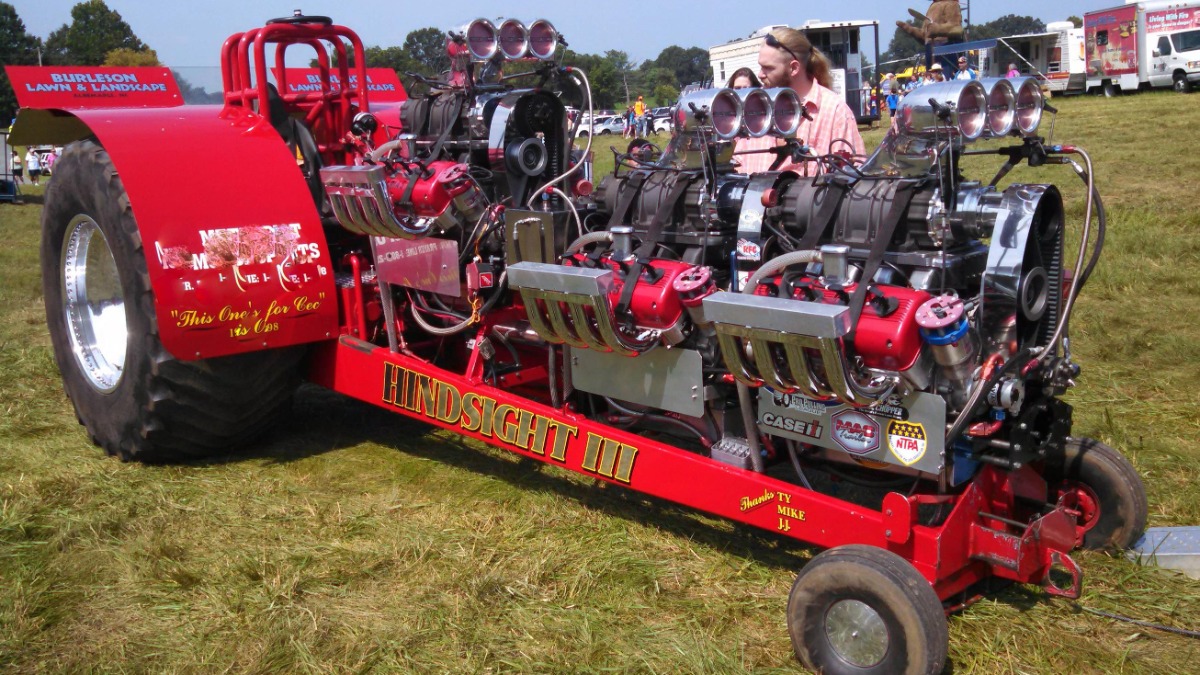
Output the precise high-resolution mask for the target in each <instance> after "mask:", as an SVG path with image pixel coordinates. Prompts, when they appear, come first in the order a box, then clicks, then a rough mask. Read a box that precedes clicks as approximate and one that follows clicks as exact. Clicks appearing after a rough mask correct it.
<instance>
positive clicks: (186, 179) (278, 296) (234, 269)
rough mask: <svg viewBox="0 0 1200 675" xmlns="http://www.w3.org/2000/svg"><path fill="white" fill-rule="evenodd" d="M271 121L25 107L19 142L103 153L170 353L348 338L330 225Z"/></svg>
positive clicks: (216, 110) (195, 110)
mask: <svg viewBox="0 0 1200 675" xmlns="http://www.w3.org/2000/svg"><path fill="white" fill-rule="evenodd" d="M261 121H262V118H260V117H258V116H257V115H254V114H253V113H248V112H245V111H243V110H241V109H238V108H233V107H228V108H224V109H222V108H221V107H220V106H181V107H175V108H156V109H155V108H151V109H108V110H104V109H84V110H70V111H63V110H37V109H30V108H25V109H22V110H21V111H20V113H19V114H18V116H17V122H16V124H15V125H14V127H13V133H12V137H11V141H10V142H14V143H17V142H19V143H59V144H61V143H66V142H70V141H73V140H78V139H80V138H85V137H87V136H89V135H94V136H95V137H96V138H97V139H98V140H99V142H100V144H101V145H103V146H104V148H105V150H107V151H108V153H109V155H110V156H111V157H112V160H113V164H114V165H115V166H116V167H117V171H118V172H119V173H120V175H121V181H122V183H124V185H125V190H126V192H127V193H128V195H129V201H130V203H131V205H132V208H133V213H134V216H135V217H136V218H137V222H138V228H139V230H140V232H141V236H142V243H143V248H144V251H145V254H146V266H147V269H148V270H149V273H150V283H151V285H152V287H153V289H154V294H155V311H156V313H157V318H158V327H159V332H160V336H161V339H162V342H163V345H164V346H165V347H166V348H167V350H169V351H170V352H171V353H172V354H173V355H174V356H175V357H177V358H180V359H185V360H191V359H199V358H209V357H214V356H224V355H227V354H238V353H242V352H250V351H255V350H260V349H269V348H276V347H285V346H289V345H295V344H300V343H305V342H312V341H316V340H325V339H330V338H333V337H336V336H337V332H338V322H337V307H336V300H335V293H334V278H333V266H332V264H331V261H330V259H329V255H330V253H329V247H328V245H327V243H326V240H325V234H324V232H323V230H322V227H321V221H320V216H319V215H318V213H317V209H316V206H315V205H314V204H313V199H312V196H311V194H310V192H309V190H308V186H307V184H306V183H305V181H304V177H303V174H301V172H300V170H299V167H298V165H297V162H296V158H295V157H294V156H293V155H292V154H291V153H290V151H289V149H288V146H287V145H286V144H285V143H284V142H283V140H282V139H281V138H280V136H279V135H278V134H277V133H276V132H275V130H274V129H273V128H271V127H270V125H268V124H262V123H261ZM256 122H259V124H255V123H256Z"/></svg>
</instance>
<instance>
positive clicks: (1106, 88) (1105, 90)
mask: <svg viewBox="0 0 1200 675" xmlns="http://www.w3.org/2000/svg"><path fill="white" fill-rule="evenodd" d="M1100 93H1101V95H1103V96H1104V98H1116V97H1118V96H1120V95H1121V88H1120V87H1119V86H1117V84H1116V83H1115V82H1113V81H1112V80H1106V81H1105V82H1104V84H1103V85H1102V86H1101V87H1100Z"/></svg>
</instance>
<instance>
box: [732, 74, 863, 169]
mask: <svg viewBox="0 0 1200 675" xmlns="http://www.w3.org/2000/svg"><path fill="white" fill-rule="evenodd" d="M804 107H805V108H807V109H808V113H809V114H810V115H812V118H813V119H812V121H811V122H810V121H809V120H807V119H805V120H803V121H802V122H801V123H800V130H799V131H798V132H797V133H796V136H797V137H798V138H801V139H803V140H804V141H805V142H807V143H808V147H810V148H812V151H813V153H815V154H817V155H828V154H829V153H831V152H845V151H849V152H852V153H853V154H855V155H858V156H862V155H865V154H867V152H866V148H865V146H864V145H863V139H862V135H860V134H859V133H858V120H856V119H855V117H854V113H853V112H851V111H850V106H848V105H846V101H844V100H843V99H842V97H841V96H838V94H837V92H835V91H833V90H832V89H829V88H827V87H822V86H821V85H820V84H818V83H816V82H813V86H812V89H811V90H810V91H809V92H808V96H806V97H805V98H804ZM779 144H780V143H779V139H777V138H774V137H771V136H763V137H762V138H739V139H738V140H737V143H736V144H735V145H734V149H735V150H736V151H738V152H740V151H743V150H765V149H767V148H773V147H775V146H776V145H779ZM735 159H736V160H737V162H738V163H739V164H740V165H741V171H742V172H743V173H761V172H763V171H769V170H770V169H771V163H772V162H774V161H775V155H774V154H773V153H769V152H761V153H755V154H752V155H736V156H735ZM784 169H789V170H791V171H795V172H797V173H799V174H800V175H802V176H810V175H813V174H815V173H816V172H817V165H816V163H814V162H801V163H800V164H798V165H793V163H792V161H791V160H790V159H786V160H784V162H783V165H782V166H780V167H779V170H781V171H782V170H784Z"/></svg>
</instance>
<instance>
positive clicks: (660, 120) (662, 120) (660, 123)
mask: <svg viewBox="0 0 1200 675" xmlns="http://www.w3.org/2000/svg"><path fill="white" fill-rule="evenodd" d="M650 119H651V121H652V122H653V124H654V129H653V130H654V133H659V132H662V131H670V130H671V108H655V109H654V110H651V111H650Z"/></svg>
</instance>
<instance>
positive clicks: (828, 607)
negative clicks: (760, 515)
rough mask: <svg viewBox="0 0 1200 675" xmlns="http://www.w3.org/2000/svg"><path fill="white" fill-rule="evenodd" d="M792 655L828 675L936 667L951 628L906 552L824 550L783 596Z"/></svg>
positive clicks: (916, 673)
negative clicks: (906, 556) (906, 557)
mask: <svg viewBox="0 0 1200 675" xmlns="http://www.w3.org/2000/svg"><path fill="white" fill-rule="evenodd" d="M787 621H788V633H789V634H790V635H791V638H792V647H793V649H794V650H795V652H796V658H798V659H800V662H801V663H803V664H804V665H805V666H806V667H808V668H809V669H811V670H813V671H815V672H818V673H826V674H828V675H842V674H851V673H853V674H855V675H885V674H887V675H891V674H893V673H906V674H908V675H933V674H934V673H940V672H942V668H943V667H944V665H945V663H946V653H947V651H948V650H949V646H950V634H949V627H948V626H947V622H946V612H945V611H944V610H943V608H942V603H941V601H940V600H938V596H937V594H936V593H934V591H933V587H932V586H930V585H929V582H928V581H926V580H925V578H924V577H922V576H921V575H920V574H918V573H917V570H916V569H914V568H913V566H912V565H910V564H909V563H908V561H906V560H905V559H904V558H901V557H900V556H898V555H896V554H895V553H892V552H891V551H887V550H884V549H881V548H875V547H873V546H861V545H849V546H839V547H837V548H833V549H830V550H828V551H825V552H823V553H821V554H820V555H818V556H817V557H815V558H813V559H812V561H811V562H809V563H808V564H807V565H805V566H804V569H803V570H801V571H800V574H799V576H797V577H796V582H795V583H794V584H793V585H792V592H791V594H789V595H788V611H787Z"/></svg>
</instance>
